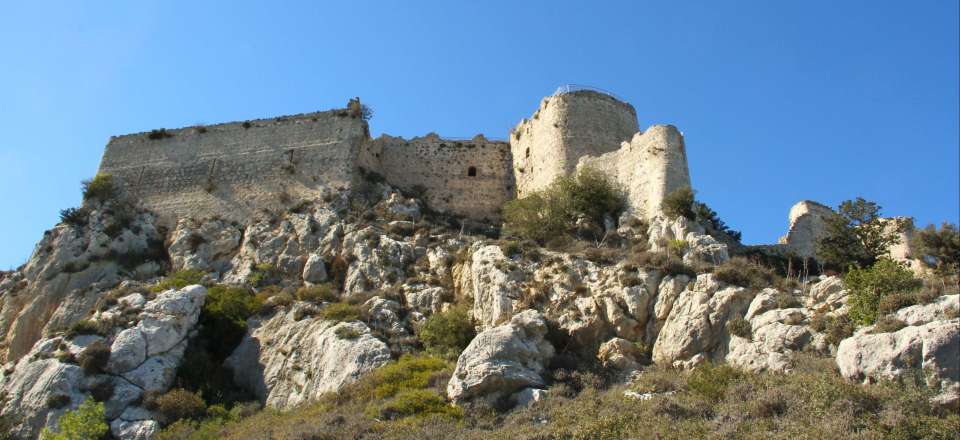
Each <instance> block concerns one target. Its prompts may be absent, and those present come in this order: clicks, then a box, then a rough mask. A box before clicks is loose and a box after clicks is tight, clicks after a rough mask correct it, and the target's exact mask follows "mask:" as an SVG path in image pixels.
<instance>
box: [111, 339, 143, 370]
mask: <svg viewBox="0 0 960 440" xmlns="http://www.w3.org/2000/svg"><path fill="white" fill-rule="evenodd" d="M146 359H147V339H146V338H144V337H143V332H142V331H140V329H139V328H128V329H126V330H123V331H122V332H120V334H118V335H117V337H116V338H114V340H113V344H112V345H111V346H110V362H109V363H108V364H107V369H108V370H109V371H111V372H113V373H124V372H127V371H130V370H132V369H134V368H136V367H138V366H139V365H140V364H142V363H143V361H144V360H146Z"/></svg>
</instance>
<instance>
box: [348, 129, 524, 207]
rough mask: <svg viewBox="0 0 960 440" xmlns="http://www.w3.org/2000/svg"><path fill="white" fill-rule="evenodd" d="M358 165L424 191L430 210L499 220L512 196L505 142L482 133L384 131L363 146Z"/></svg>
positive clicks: (512, 183)
mask: <svg viewBox="0 0 960 440" xmlns="http://www.w3.org/2000/svg"><path fill="white" fill-rule="evenodd" d="M359 164H360V166H362V167H364V168H366V169H368V170H372V171H376V172H377V173H379V174H381V175H382V176H383V177H384V178H385V179H386V180H387V182H389V183H390V184H392V185H394V186H397V187H399V188H401V189H404V190H407V191H414V192H423V194H424V196H423V197H424V200H425V201H426V202H427V204H428V205H429V206H430V207H431V208H432V209H435V210H437V211H441V212H448V213H451V214H455V215H460V216H465V217H468V218H473V219H477V220H484V219H486V220H496V219H498V218H499V210H500V207H501V206H502V205H503V203H504V202H506V201H507V200H510V199H512V198H513V197H514V181H513V173H512V165H511V157H510V146H509V145H508V144H507V143H506V142H500V141H491V140H487V139H486V138H484V137H483V136H477V137H475V138H473V139H472V140H468V141H467V140H448V139H442V138H440V137H439V136H437V135H435V134H429V135H427V136H424V137H418V138H414V139H411V140H409V141H408V140H405V139H403V138H399V137H392V136H387V135H384V136H381V137H379V138H377V139H375V140H373V141H372V142H370V143H369V144H367V145H365V146H364V148H363V150H362V151H361V153H360V157H359Z"/></svg>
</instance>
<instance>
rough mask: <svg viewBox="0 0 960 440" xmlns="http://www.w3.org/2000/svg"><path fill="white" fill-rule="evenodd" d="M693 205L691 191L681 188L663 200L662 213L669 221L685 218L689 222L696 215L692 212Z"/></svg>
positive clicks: (685, 187) (688, 188) (686, 187)
mask: <svg viewBox="0 0 960 440" xmlns="http://www.w3.org/2000/svg"><path fill="white" fill-rule="evenodd" d="M693 203H694V199H693V189H692V188H690V187H689V186H682V187H680V188H677V189H675V190H673V191H671V192H670V194H667V196H666V197H664V198H663V205H662V206H663V213H664V214H666V215H667V217H669V218H671V219H675V218H678V217H686V218H687V219H689V220H695V219H696V218H697V215H696V213H694V212H693Z"/></svg>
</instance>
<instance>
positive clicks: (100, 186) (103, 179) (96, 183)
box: [81, 173, 117, 202]
mask: <svg viewBox="0 0 960 440" xmlns="http://www.w3.org/2000/svg"><path fill="white" fill-rule="evenodd" d="M81 186H82V187H83V200H84V201H86V200H99V201H101V202H103V201H107V200H111V199H113V198H114V197H115V196H116V195H117V189H116V186H115V185H114V181H113V176H112V175H110V174H107V173H99V174H97V175H96V176H94V177H93V179H90V180H84V181H83V182H81Z"/></svg>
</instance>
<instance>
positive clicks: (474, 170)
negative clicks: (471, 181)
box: [467, 167, 477, 177]
mask: <svg viewBox="0 0 960 440" xmlns="http://www.w3.org/2000/svg"><path fill="white" fill-rule="evenodd" d="M467 176H470V177H476V176H477V167H470V168H467Z"/></svg>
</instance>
